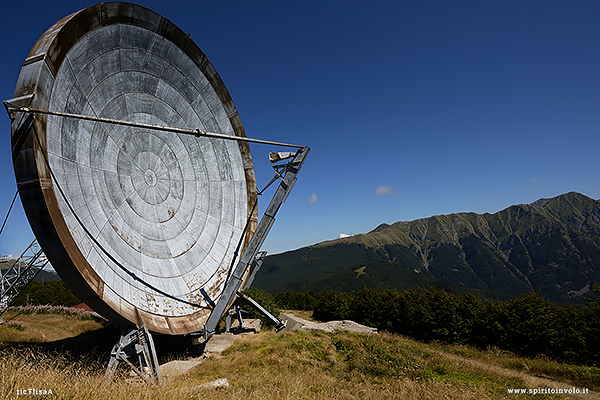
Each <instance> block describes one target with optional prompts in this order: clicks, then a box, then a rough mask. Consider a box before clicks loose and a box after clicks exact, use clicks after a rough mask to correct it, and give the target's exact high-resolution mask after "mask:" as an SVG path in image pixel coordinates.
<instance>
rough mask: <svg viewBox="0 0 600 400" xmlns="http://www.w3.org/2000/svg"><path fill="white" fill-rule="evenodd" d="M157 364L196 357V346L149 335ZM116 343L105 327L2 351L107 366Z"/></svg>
mask: <svg viewBox="0 0 600 400" xmlns="http://www.w3.org/2000/svg"><path fill="white" fill-rule="evenodd" d="M152 337H153V339H154V347H155V349H156V353H157V357H158V360H159V363H161V364H162V363H164V362H167V361H171V360H176V359H184V358H187V357H190V356H197V355H198V351H199V348H198V346H192V338H191V337H190V336H170V335H157V334H154V335H152ZM118 341H119V329H118V327H116V326H114V325H106V326H104V327H102V328H100V329H96V330H93V331H89V332H85V333H82V334H79V335H77V336H74V337H70V338H66V339H61V340H55V341H52V342H47V343H39V342H19V343H11V344H7V345H6V346H3V348H4V349H9V348H14V349H19V350H23V349H30V350H35V351H37V352H42V353H48V354H50V353H62V354H64V355H65V356H68V357H74V358H92V359H95V360H97V361H99V362H103V363H108V360H109V359H110V352H111V350H112V348H113V346H114V345H115V344H116V343H117V342H118ZM200 351H201V350H200Z"/></svg>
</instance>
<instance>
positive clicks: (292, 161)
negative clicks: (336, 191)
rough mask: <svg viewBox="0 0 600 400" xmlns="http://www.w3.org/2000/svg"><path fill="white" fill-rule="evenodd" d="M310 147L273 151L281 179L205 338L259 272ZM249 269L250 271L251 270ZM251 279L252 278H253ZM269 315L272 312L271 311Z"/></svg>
mask: <svg viewBox="0 0 600 400" xmlns="http://www.w3.org/2000/svg"><path fill="white" fill-rule="evenodd" d="M309 151H310V149H309V148H308V147H303V148H301V149H299V150H298V151H296V152H295V153H271V154H270V158H271V162H272V163H273V167H274V168H275V171H276V178H279V179H281V182H280V183H279V186H278V187H277V190H276V191H275V194H274V195H273V198H272V199H271V202H270V203H269V206H268V207H267V209H266V211H265V213H264V215H263V217H262V218H261V220H260V222H259V223H258V227H257V228H256V231H255V232H254V235H253V236H252V238H251V239H250V242H249V243H248V246H247V247H246V250H244V253H243V254H242V256H241V257H240V260H239V261H238V263H237V265H236V266H235V269H234V270H233V272H232V273H231V274H230V276H229V279H228V280H227V282H226V284H225V289H223V293H221V297H220V298H219V300H218V301H217V303H216V304H215V307H214V308H213V310H212V312H211V314H210V316H209V317H208V320H207V321H206V324H205V325H204V338H205V339H208V338H210V337H211V336H212V335H213V334H214V333H215V329H216V327H217V324H218V323H219V319H220V318H221V316H222V315H223V314H224V313H225V311H226V310H227V308H228V307H230V306H231V305H232V304H233V301H234V300H235V297H236V295H237V294H238V290H239V289H240V286H241V285H242V282H243V279H244V277H245V276H247V275H248V274H249V275H250V278H251V279H254V276H255V275H256V273H257V272H258V269H259V268H260V266H261V265H262V260H263V259H264V255H265V253H264V252H261V253H259V251H260V248H261V246H262V245H263V243H264V241H265V239H266V238H267V235H268V234H269V231H270V230H271V227H272V226H273V223H274V222H275V215H276V214H277V211H279V207H281V205H282V204H283V203H284V202H285V200H286V199H287V197H288V195H289V194H290V192H291V190H292V188H293V187H294V184H295V183H296V179H297V178H296V176H297V175H298V172H299V171H300V168H302V165H303V164H304V161H305V160H306V156H307V155H308V153H309ZM285 159H289V161H288V162H287V163H285V164H280V165H276V164H275V162H276V161H281V160H285ZM248 269H250V271H248ZM247 283H248V282H247ZM250 283H251V282H250ZM246 286H249V285H248V284H247V285H246ZM269 315H270V314H269Z"/></svg>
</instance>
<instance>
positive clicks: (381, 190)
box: [375, 186, 396, 196]
mask: <svg viewBox="0 0 600 400" xmlns="http://www.w3.org/2000/svg"><path fill="white" fill-rule="evenodd" d="M395 191H396V188H395V187H393V186H378V187H377V189H375V194H376V195H377V196H381V195H382V194H392V193H394V192H395Z"/></svg>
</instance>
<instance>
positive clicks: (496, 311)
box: [275, 285, 600, 365]
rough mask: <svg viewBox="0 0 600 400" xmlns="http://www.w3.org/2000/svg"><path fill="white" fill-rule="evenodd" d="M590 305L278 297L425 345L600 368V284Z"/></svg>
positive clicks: (427, 293)
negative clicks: (439, 344)
mask: <svg viewBox="0 0 600 400" xmlns="http://www.w3.org/2000/svg"><path fill="white" fill-rule="evenodd" d="M594 292H595V296H594V297H592V298H591V299H590V300H589V301H588V303H587V304H586V305H585V306H574V305H571V304H567V305H565V306H560V305H558V304H556V303H554V302H550V301H548V300H545V299H544V298H543V297H542V296H541V295H539V294H538V293H536V292H530V293H527V294H524V295H521V296H519V297H517V298H514V299H512V300H509V301H504V302H500V301H486V300H482V299H480V298H479V297H477V296H475V295H472V294H470V293H467V294H465V295H463V296H460V297H459V296H456V295H454V294H452V293H448V292H446V291H444V290H443V289H440V288H436V287H431V288H429V289H423V288H412V289H409V290H406V291H404V292H402V293H399V292H398V291H396V290H393V289H392V290H381V289H368V288H363V289H362V290H360V291H358V292H356V293H353V294H352V293H341V292H321V293H314V292H298V293H290V292H284V293H279V294H277V295H276V296H275V299H276V302H277V304H278V305H279V306H280V307H281V308H282V309H303V310H313V316H314V318H315V319H318V320H321V321H330V320H344V319H350V320H353V321H356V322H358V323H361V324H364V325H368V326H372V327H376V328H378V329H379V330H385V331H388V332H392V333H399V334H402V335H406V336H410V337H412V338H414V339H417V340H422V341H438V342H443V343H457V344H469V345H474V346H477V347H480V348H486V347H489V346H496V347H498V348H500V349H504V350H508V351H512V352H514V353H517V354H520V355H525V356H533V357H535V356H546V357H549V358H552V359H556V360H560V361H568V362H573V363H582V364H587V365H600V285H595V287H594Z"/></svg>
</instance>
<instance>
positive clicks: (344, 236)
mask: <svg viewBox="0 0 600 400" xmlns="http://www.w3.org/2000/svg"><path fill="white" fill-rule="evenodd" d="M350 236H352V235H347V234H345V233H340V237H339V238H340V239H343V238H347V237H350Z"/></svg>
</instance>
